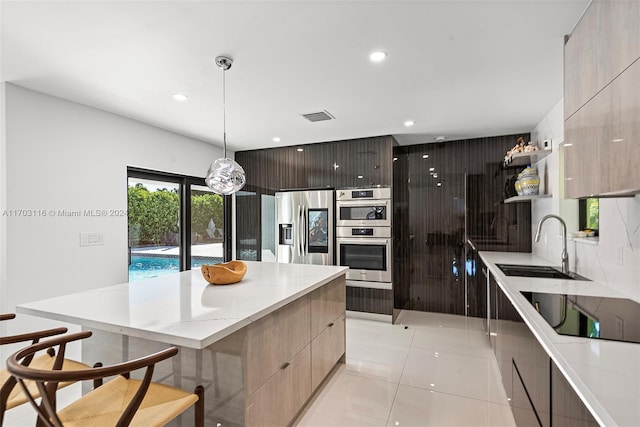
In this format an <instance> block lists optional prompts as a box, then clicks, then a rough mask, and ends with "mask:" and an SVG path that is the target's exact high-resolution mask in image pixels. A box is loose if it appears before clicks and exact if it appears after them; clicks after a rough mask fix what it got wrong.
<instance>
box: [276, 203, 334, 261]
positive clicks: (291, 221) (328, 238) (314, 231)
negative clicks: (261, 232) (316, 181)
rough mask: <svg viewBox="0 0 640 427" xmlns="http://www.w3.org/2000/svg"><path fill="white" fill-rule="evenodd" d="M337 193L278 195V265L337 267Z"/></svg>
mask: <svg viewBox="0 0 640 427" xmlns="http://www.w3.org/2000/svg"><path fill="white" fill-rule="evenodd" d="M334 200H335V192H334V191H333V190H308V191H283V192H279V193H276V224H277V227H278V228H277V230H276V236H277V239H278V250H277V253H276V261H277V262H282V263H294V264H321V265H333V264H334V257H335V256H334V252H335V249H334V246H335V226H334Z"/></svg>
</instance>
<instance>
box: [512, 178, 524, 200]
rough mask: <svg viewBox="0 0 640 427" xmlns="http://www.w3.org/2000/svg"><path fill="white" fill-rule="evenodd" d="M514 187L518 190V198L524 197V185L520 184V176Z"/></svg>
mask: <svg viewBox="0 0 640 427" xmlns="http://www.w3.org/2000/svg"><path fill="white" fill-rule="evenodd" d="M513 186H514V188H515V189H516V194H517V195H518V196H522V184H521V183H520V175H518V178H517V179H516V182H515V183H514V184H513Z"/></svg>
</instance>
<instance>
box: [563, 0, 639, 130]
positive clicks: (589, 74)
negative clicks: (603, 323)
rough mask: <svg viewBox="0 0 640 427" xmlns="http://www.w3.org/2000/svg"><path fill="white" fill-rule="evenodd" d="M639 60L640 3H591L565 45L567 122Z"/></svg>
mask: <svg viewBox="0 0 640 427" xmlns="http://www.w3.org/2000/svg"><path fill="white" fill-rule="evenodd" d="M638 57H640V2H638V1H621V0H598V1H593V2H591V4H590V6H589V8H588V9H587V10H586V11H585V13H584V15H583V16H582V18H581V19H580V22H578V25H576V27H575V29H574V31H573V32H572V33H571V35H570V37H569V39H568V40H567V43H566V45H565V99H564V104H565V119H566V118H569V117H570V116H571V115H573V114H574V113H575V112H576V111H577V110H578V109H579V108H580V107H582V106H583V105H584V104H585V103H587V102H588V101H589V100H590V99H591V98H592V97H593V96H594V95H595V94H596V93H598V92H599V91H600V90H602V89H603V88H604V87H605V86H606V85H607V84H609V83H610V82H611V81H612V80H613V79H615V78H616V76H618V75H619V74H620V73H622V72H623V71H624V70H625V69H626V68H627V67H628V66H629V65H630V64H631V63H633V62H634V61H635V60H636V59H638Z"/></svg>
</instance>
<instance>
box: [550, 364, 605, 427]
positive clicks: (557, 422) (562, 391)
mask: <svg viewBox="0 0 640 427" xmlns="http://www.w3.org/2000/svg"><path fill="white" fill-rule="evenodd" d="M551 386H552V388H551V414H552V417H551V423H552V425H553V426H554V427H557V426H561V427H595V426H597V425H598V422H597V421H596V420H595V419H594V418H593V416H592V415H591V413H590V412H589V410H588V409H587V408H586V406H585V405H584V403H582V400H580V398H579V397H578V395H577V394H576V393H575V391H573V389H572V388H571V385H570V384H569V383H568V382H567V380H566V379H565V377H564V375H562V372H560V370H559V369H558V367H557V366H556V365H555V363H551Z"/></svg>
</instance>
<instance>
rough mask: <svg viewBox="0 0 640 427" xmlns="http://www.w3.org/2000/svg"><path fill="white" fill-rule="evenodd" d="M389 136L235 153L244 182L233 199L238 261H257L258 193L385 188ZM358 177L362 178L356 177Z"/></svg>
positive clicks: (389, 169)
mask: <svg viewBox="0 0 640 427" xmlns="http://www.w3.org/2000/svg"><path fill="white" fill-rule="evenodd" d="M394 144H395V140H394V139H393V137H391V136H381V137H373V138H361V139H354V140H347V141H335V142H326V143H318V144H305V145H298V146H288V147H278V148H272V149H263V150H251V151H239V152H237V153H236V154H235V159H236V161H237V162H238V163H239V164H240V165H241V166H242V167H243V168H244V170H245V173H246V177H247V183H246V186H245V188H243V190H242V191H241V192H239V193H238V195H237V197H236V202H237V203H236V220H237V230H238V231H237V235H236V244H237V252H236V257H237V258H238V259H246V260H261V235H262V228H263V227H273V228H275V224H262V223H261V222H262V215H261V214H262V208H263V206H262V204H263V199H262V198H263V196H265V195H266V196H273V195H274V194H275V193H276V192H277V191H280V190H285V189H311V188H314V189H318V188H342V187H371V186H377V185H379V186H382V187H390V186H391V183H392V182H391V181H392V177H393V164H392V163H393V160H392V155H393V145H394ZM358 176H362V178H358Z"/></svg>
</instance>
